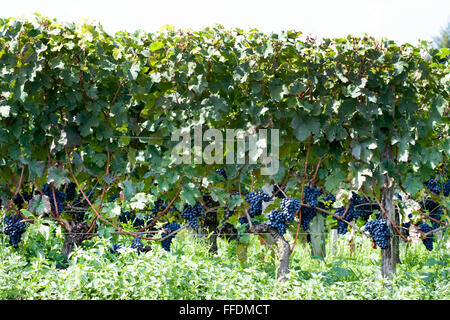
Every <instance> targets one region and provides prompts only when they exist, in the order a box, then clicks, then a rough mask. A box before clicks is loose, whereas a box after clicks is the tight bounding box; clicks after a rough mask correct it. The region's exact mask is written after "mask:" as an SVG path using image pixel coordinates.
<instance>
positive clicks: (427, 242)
mask: <svg viewBox="0 0 450 320" xmlns="http://www.w3.org/2000/svg"><path fill="white" fill-rule="evenodd" d="M419 230H420V231H422V232H424V233H427V232H430V231H431V230H433V228H432V227H430V226H429V225H427V224H426V223H422V224H421V225H419ZM433 240H434V235H433V234H429V235H427V236H426V237H425V239H422V243H423V244H424V245H425V248H427V250H428V251H431V250H433Z"/></svg>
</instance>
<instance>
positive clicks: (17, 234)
mask: <svg viewBox="0 0 450 320" xmlns="http://www.w3.org/2000/svg"><path fill="white" fill-rule="evenodd" d="M26 228H27V225H26V223H24V222H22V217H20V216H6V217H5V218H4V219H3V233H4V234H5V235H7V236H8V237H9V244H10V245H12V246H13V247H14V248H16V249H17V248H18V247H19V242H20V240H21V238H22V234H23V233H24V232H25V229H26Z"/></svg>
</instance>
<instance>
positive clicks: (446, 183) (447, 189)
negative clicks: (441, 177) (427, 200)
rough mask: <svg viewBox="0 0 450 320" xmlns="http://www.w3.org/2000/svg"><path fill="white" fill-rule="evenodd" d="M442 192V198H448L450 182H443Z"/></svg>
mask: <svg viewBox="0 0 450 320" xmlns="http://www.w3.org/2000/svg"><path fill="white" fill-rule="evenodd" d="M442 191H444V196H445V197H448V195H449V194H450V180H447V181H445V182H444V184H443V185H442Z"/></svg>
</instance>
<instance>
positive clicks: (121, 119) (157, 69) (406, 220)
mask: <svg viewBox="0 0 450 320" xmlns="http://www.w3.org/2000/svg"><path fill="white" fill-rule="evenodd" d="M449 54H450V52H449V50H448V49H441V50H437V49H433V48H431V47H430V46H429V44H428V43H426V42H423V43H421V44H420V45H419V46H417V47H414V46H411V45H408V44H405V45H402V46H397V45H396V44H395V43H394V42H392V41H388V40H376V39H373V38H371V37H368V36H367V37H353V36H349V37H347V38H339V39H322V40H320V41H318V40H316V39H313V38H310V37H308V36H304V35H303V34H302V33H301V32H295V31H286V32H281V33H279V34H270V35H268V34H263V33H261V32H259V31H258V30H248V31H243V30H239V29H235V30H226V29H224V28H222V27H221V26H216V27H213V28H208V29H204V30H202V31H186V30H185V31H182V30H173V29H170V28H167V29H164V30H161V31H160V32H158V33H146V32H144V31H136V32H135V33H133V34H131V33H127V32H118V33H116V34H115V35H109V34H108V33H106V32H105V31H104V30H103V29H102V28H101V26H93V25H88V24H84V25H76V24H67V25H62V24H60V23H58V22H57V21H52V20H49V19H48V18H43V17H41V16H37V17H36V20H35V21H27V20H19V19H0V198H1V205H2V209H3V212H4V214H5V217H4V219H3V221H2V225H3V229H2V230H3V233H4V234H5V235H8V236H9V237H10V244H11V245H13V246H14V247H18V246H19V243H20V238H21V235H22V234H23V232H26V226H27V224H30V223H34V221H35V220H36V219H50V220H54V221H56V222H57V223H58V224H59V225H60V227H61V228H63V230H64V232H65V242H64V244H63V245H62V253H63V254H64V255H65V256H67V257H69V256H70V253H71V252H72V251H73V248H74V246H75V245H79V244H81V243H82V242H83V241H84V240H86V239H90V238H92V237H112V239H117V237H119V236H120V237H130V239H131V246H132V247H133V248H136V249H137V250H138V251H139V252H141V251H148V250H151V246H152V245H153V244H154V243H161V245H162V246H163V248H164V249H166V250H168V251H170V244H171V241H172V239H173V237H175V236H176V234H177V233H178V232H180V231H181V230H184V229H186V228H189V229H191V230H195V231H197V232H198V233H200V234H203V235H205V237H207V238H208V241H209V243H210V245H211V251H212V252H214V251H215V250H217V237H218V236H223V237H226V238H228V239H229V240H230V241H238V242H239V243H243V244H245V243H247V242H248V239H249V236H250V235H251V234H253V235H255V236H257V237H259V238H260V240H261V245H267V246H269V247H271V248H272V249H273V250H275V251H276V252H277V256H278V257H279V263H280V265H279V270H278V277H279V278H280V279H283V278H284V275H285V274H286V273H287V272H289V256H290V254H291V253H292V251H293V250H294V248H295V246H296V245H297V243H299V235H300V233H302V232H305V231H306V232H308V231H309V230H310V228H311V222H312V225H314V226H316V227H317V226H319V225H320V226H327V227H329V226H332V227H337V228H338V233H340V234H345V233H346V232H347V230H348V228H351V229H354V230H356V231H358V232H361V233H362V234H363V235H365V236H367V237H369V238H371V239H372V240H373V246H374V248H377V247H379V248H381V265H382V274H383V275H384V276H387V277H390V276H392V274H393V273H395V266H396V264H397V263H399V262H400V261H399V258H398V257H399V242H400V241H405V242H409V241H412V238H413V237H412V236H411V234H412V233H414V234H416V235H417V237H419V238H420V239H422V240H423V242H424V244H425V245H426V246H427V249H429V250H431V249H432V244H433V237H434V234H435V233H436V232H439V231H444V230H445V229H446V228H447V227H448V221H447V219H446V218H447V215H448V214H447V210H448V209H447V208H448V203H449V201H448V195H449V188H450V183H449V181H448V176H447V169H448V156H449V154H450V138H449V135H448V129H449V118H448V114H449V104H448V101H449V79H450V75H449V74H450V73H449V68H448V55H449ZM195 128H201V129H202V130H206V129H210V128H214V129H219V130H222V131H225V130H226V129H241V130H242V131H243V132H244V133H245V134H247V135H250V134H252V133H254V132H257V131H258V130H259V129H279V132H280V141H279V155H278V159H276V161H279V163H280V166H279V167H280V168H279V170H278V172H276V173H275V174H273V175H262V174H261V172H260V168H261V165H260V164H254V161H248V152H249V148H250V146H249V141H248V140H247V141H246V144H245V152H246V154H247V158H246V159H247V160H246V161H245V162H244V163H242V164H234V165H230V164H228V165H224V164H220V163H216V164H198V163H196V162H195V161H192V162H191V164H180V163H178V162H177V161H176V157H175V155H174V153H173V149H174V148H175V147H176V146H177V144H178V141H172V139H171V136H172V133H173V132H174V131H176V130H178V129H183V130H186V131H189V132H193V130H194V129H195ZM206 140H207V139H205V142H204V145H207V144H208V143H209V142H208V141H206ZM265 143H267V146H268V148H269V149H270V148H271V140H270V139H265V138H261V139H260V141H257V144H258V145H263V144H265ZM227 147H229V145H227ZM235 147H236V146H235V145H232V148H233V150H234V148H235ZM233 150H230V149H225V150H224V152H225V154H227V153H230V152H234V151H233ZM267 186H271V187H270V188H272V190H269V191H267V190H268V189H267ZM263 188H265V189H264V190H265V191H264V190H263ZM267 204H268V205H267ZM263 208H264V210H263ZM411 208H412V209H411ZM321 230H322V229H321ZM323 230H324V229H323ZM287 234H290V235H292V237H291V238H292V239H293V241H291V243H290V242H289V241H288V240H287V237H286V235H287ZM119 247H120V246H119V245H114V246H113V248H112V249H111V250H112V251H113V252H118V250H119Z"/></svg>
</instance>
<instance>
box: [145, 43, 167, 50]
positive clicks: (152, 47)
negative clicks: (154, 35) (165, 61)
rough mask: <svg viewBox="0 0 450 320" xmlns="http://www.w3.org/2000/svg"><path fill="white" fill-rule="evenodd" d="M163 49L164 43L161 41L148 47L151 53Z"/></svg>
mask: <svg viewBox="0 0 450 320" xmlns="http://www.w3.org/2000/svg"><path fill="white" fill-rule="evenodd" d="M162 48H164V43H163V42H161V41H155V42H152V44H151V45H150V47H149V49H150V50H152V51H158V50H160V49H162Z"/></svg>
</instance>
